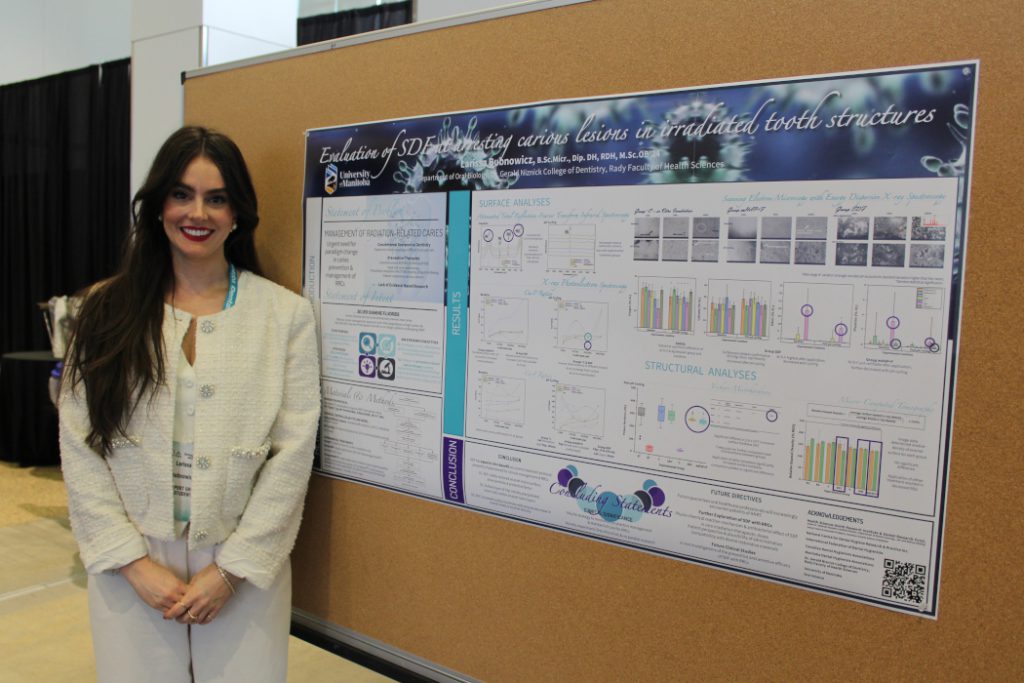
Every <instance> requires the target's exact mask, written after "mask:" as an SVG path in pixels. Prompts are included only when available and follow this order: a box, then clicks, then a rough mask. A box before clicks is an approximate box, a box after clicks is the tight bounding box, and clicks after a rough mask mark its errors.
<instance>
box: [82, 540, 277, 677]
mask: <svg viewBox="0 0 1024 683" xmlns="http://www.w3.org/2000/svg"><path fill="white" fill-rule="evenodd" d="M146 541H147V543H148V544H149V556H150V557H151V558H152V559H153V560H154V561H155V562H158V563H160V564H162V565H164V566H165V567H167V568H169V569H170V570H171V571H172V572H174V573H175V574H177V575H178V577H179V578H181V580H183V581H185V582H187V581H188V580H189V578H190V577H191V576H192V575H194V574H196V573H198V572H199V571H200V570H201V569H203V568H204V567H206V566H207V565H209V564H210V563H211V562H212V561H213V551H212V549H211V548H207V549H204V550H192V551H190V550H188V546H187V542H186V540H185V539H184V538H180V539H178V540H175V541H171V542H167V541H159V540H155V539H151V538H147V539H146ZM237 590H238V593H237V595H235V596H233V597H232V598H230V599H229V600H228V602H227V604H226V605H225V606H224V608H223V609H222V610H221V611H220V614H218V615H217V618H216V619H214V620H213V621H212V622H210V623H209V624H198V625H188V624H179V623H178V622H176V621H173V620H169V621H165V620H164V618H163V614H162V613H161V612H159V611H157V610H155V609H153V608H152V607H150V606H149V605H147V604H146V603H144V602H143V601H142V599H141V598H140V597H139V596H138V595H137V594H136V593H135V591H134V590H133V589H132V587H131V584H129V583H128V580H127V579H125V578H124V577H123V576H121V575H120V574H107V573H104V574H95V575H90V576H89V618H90V621H91V622H92V642H93V652H94V653H95V655H96V674H97V677H98V679H99V681H100V683H125V682H126V681H153V683H192V682H193V681H195V683H215V682H216V683H235V682H239V683H241V682H244V683H283V682H284V681H285V678H286V675H287V671H288V630H289V625H290V622H291V602H292V571H291V564H290V562H285V564H284V567H282V569H281V572H280V574H278V576H277V578H276V579H275V580H274V585H273V586H271V587H270V588H269V589H268V590H260V589H259V588H256V587H254V586H252V585H250V584H249V583H248V582H242V583H241V584H240V585H239V586H238V589H237Z"/></svg>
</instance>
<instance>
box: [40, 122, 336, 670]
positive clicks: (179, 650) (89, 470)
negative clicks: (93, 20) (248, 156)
mask: <svg viewBox="0 0 1024 683" xmlns="http://www.w3.org/2000/svg"><path fill="white" fill-rule="evenodd" d="M133 218H134V230H133V232H132V235H131V238H130V239H129V241H128V244H127V247H126V252H125V257H124V262H123V264H122V267H121V269H120V271H119V272H118V273H117V274H116V275H114V276H113V277H112V278H110V279H109V280H106V281H104V282H102V283H100V284H98V285H96V286H94V287H93V288H92V289H91V290H90V292H89V293H88V294H87V295H86V297H85V299H84V301H83V303H82V307H81V309H80V311H79V314H78V317H77V322H76V328H75V331H74V335H73V338H72V341H71V347H70V351H69V352H68V356H67V364H66V365H67V368H66V370H65V379H64V382H63V387H62V392H61V403H60V423H61V435H60V440H61V457H62V461H63V470H64V480H65V483H66V485H67V489H68V509H69V512H70V516H71V527H72V531H73V532H74V535H75V537H76V539H77V541H78V544H79V548H80V550H81V557H82V562H83V563H84V565H85V568H86V570H87V571H88V573H89V612H90V620H91V623H92V631H93V649H94V651H95V654H96V666H97V671H98V674H99V679H100V680H101V681H139V680H151V681H160V682H165V681H167V682H171V681H173V682H176V681H193V680H195V681H243V680H244V681H284V680H285V672H286V667H287V652H288V627H289V621H290V609H291V569H290V564H289V562H288V555H289V553H290V552H291V548H292V545H293V543H294V541H295V535H296V533H297V531H298V527H299V521H300V518H301V511H302V503H303V498H304V496H305V492H306V486H307V483H308V480H309V473H310V467H311V464H312V458H313V446H314V441H315V438H316V430H317V423H318V420H319V414H320V385H319V369H318V362H317V359H318V352H317V342H316V326H315V323H314V318H313V311H312V307H311V306H310V304H309V302H308V301H306V300H305V299H303V298H301V297H299V296H297V295H295V294H293V293H291V292H289V291H287V290H285V289H284V288H282V287H279V286H277V285H275V284H273V283H271V282H269V281H268V280H265V279H263V278H261V277H259V275H258V273H259V272H260V270H259V265H258V263H257V260H256V252H255V246H254V242H253V232H254V231H255V229H256V225H257V223H258V222H259V218H258V216H257V213H256V195H255V190H254V188H253V184H252V180H251V179H250V177H249V172H248V170H247V168H246V165H245V161H244V160H243V158H242V155H241V152H239V150H238V147H237V146H236V145H235V144H234V143H233V142H232V141H231V140H230V139H229V138H227V137H226V136H224V135H221V134H219V133H216V132H213V131H210V130H207V129H203V128H197V127H187V128H182V129H181V130H179V131H177V132H176V133H174V134H173V135H171V137H170V138H169V139H168V140H167V141H166V142H165V143H164V145H163V147H161V149H160V151H159V152H158V153H157V156H156V159H155V160H154V162H153V167H152V169H151V170H150V173H149V176H148V178H147V179H146V182H145V183H144V185H143V186H142V188H141V189H140V190H139V192H138V193H137V194H136V195H135V200H134V203H133Z"/></svg>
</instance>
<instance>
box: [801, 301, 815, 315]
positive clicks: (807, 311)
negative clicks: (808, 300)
mask: <svg viewBox="0 0 1024 683" xmlns="http://www.w3.org/2000/svg"><path fill="white" fill-rule="evenodd" d="M813 314H814V306H812V305H810V304H804V305H803V306H801V307H800V315H802V316H803V317H805V318H810V317H811V316H812V315H813Z"/></svg>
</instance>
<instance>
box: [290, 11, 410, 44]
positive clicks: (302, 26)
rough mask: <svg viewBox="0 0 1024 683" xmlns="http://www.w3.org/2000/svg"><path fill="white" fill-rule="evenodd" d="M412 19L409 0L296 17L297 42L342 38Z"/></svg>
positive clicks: (305, 42) (396, 24)
mask: <svg viewBox="0 0 1024 683" xmlns="http://www.w3.org/2000/svg"><path fill="white" fill-rule="evenodd" d="M411 21H412V0H405V2H390V3H387V4H385V5H377V6H375V7H363V8H361V9H352V10H346V11H344V12H336V13H334V14H318V15H316V16H314V17H305V18H303V19H299V31H298V44H299V45H308V44H309V43H319V42H320V41H322V40H331V39H332V38H343V37H345V36H351V35H355V34H357V33H366V32H367V31H376V30H378V29H382V28H390V27H391V26H401V25H402V24H408V23H409V22H411Z"/></svg>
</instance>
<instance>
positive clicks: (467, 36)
mask: <svg viewBox="0 0 1024 683" xmlns="http://www.w3.org/2000/svg"><path fill="white" fill-rule="evenodd" d="M1022 29H1024V13H1022V12H1021V11H1020V8H1019V6H1018V5H1017V3H1015V2H1011V1H1010V0H1006V1H993V0H983V1H982V2H979V3H971V4H963V3H959V2H952V1H950V0H932V1H929V2H925V1H921V0H908V1H906V2H901V3H890V2H879V1H876V0H865V1H862V2H857V3H853V2H842V3H829V4H828V5H822V4H821V3H816V2H806V1H804V0H781V1H779V2H775V3H771V4H763V5H762V4H761V3H753V2H740V3H714V4H707V3H696V2H679V1H678V0H647V1H646V2H640V1H635V2H634V1H628V0H597V1H595V2H590V3H583V4H579V5H572V6H568V7H562V8H557V9H552V10H546V11H542V12H534V13H528V14H522V15H518V16H514V17H507V18H503V19H495V20H489V21H484V22H478V23H475V24H470V25H463V26H456V27H451V28H446V29H439V30H435V31H431V32H426V33H421V34H415V35H408V36H401V37H397V38H392V39H388V40H383V41H378V42H373V43H367V44H363V45H357V46H353V47H348V48H344V49H338V50H333V51H327V52H321V53H316V54H311V55H304V56H295V57H291V58H289V59H285V60H280V61H275V62H270V63H265V64H259V65H253V66H249V67H244V68H239V69H236V70H233V71H228V72H220V73H213V74H209V75H204V76H200V77H195V78H191V79H189V80H188V81H187V82H186V86H185V90H186V120H187V121H188V122H195V123H202V124H205V125H210V126H214V127H217V128H220V129H222V130H224V131H225V132H227V133H229V134H230V135H232V136H233V137H234V138H235V139H236V140H237V141H238V143H239V144H240V146H241V147H242V149H243V150H244V151H245V153H246V157H247V159H248V161H249V163H250V166H251V170H252V171H253V175H254V179H255V182H256V187H257V190H258V192H259V197H260V209H261V215H262V222H261V226H260V229H259V231H258V233H257V235H258V237H259V239H258V247H259V249H260V255H261V258H262V260H263V263H264V268H265V270H266V271H267V273H268V275H269V276H270V277H271V278H273V279H275V280H277V281H279V282H281V283H282V284H284V285H286V286H288V287H291V288H293V289H298V288H299V286H300V281H301V268H300V261H301V253H302V236H301V235H302V230H301V226H302V210H301V197H302V173H303V144H304V138H303V131H305V130H306V129H309V128H316V127H325V126H335V125H344V124H349V123H357V122H363V121H373V120H380V119H391V118H404V117H411V116H417V115H423V114H436V113H442V112H447V111H458V110H472V109H482V108H488V107H494V106H500V105H509V104H519V103H524V102H534V101H542V100H547V99H560V98H571V97H589V96H597V95H607V94H617V93H625V92H635V91H645V90H657V89H670V88H682V87H688V86H699V85H709V84H716V83H729V82H737V81H749V80H758V79H775V78H786V77H791V76H799V75H805V74H820V73H830V72H837V71H855V70H861V69H875V68H884V67H893V66H903V65H912V64H925V63H932V62H944V61H956V60H966V59H975V58H977V59H980V60H981V68H980V89H979V103H978V112H977V127H976V131H977V132H976V140H975V150H974V154H975V158H974V168H973V178H972V192H971V197H970V216H969V236H968V250H967V260H966V277H965V286H964V291H963V295H964V310H963V321H962V327H961V329H962V332H961V348H960V355H959V370H958V385H957V398H956V413H955V422H954V430H953V453H952V458H951V466H950V477H949V488H948V503H947V508H946V531H945V539H944V544H943V546H944V547H943V557H942V579H941V588H940V592H939V616H938V620H936V621H931V620H926V619H919V618H914V617H910V616H906V615H902V614H897V613H894V612H890V611H887V610H883V609H879V608H876V607H869V606H866V605H861V604H858V603H855V602H850V601H847V600H843V599H839V598H834V597H829V596H825V595H819V594H816V593H813V592H810V591H805V590H799V589H795V588H791V587H786V586H781V585H776V584H773V583H770V582H767V581H763V580H758V579H753V578H748V577H744V576H739V575H734V574H730V573H728V572H723V571H717V570H712V569H708V568H704V567H700V566H696V565H690V564H687V563H685V562H680V561H675V560H670V559H665V558H661V557H656V556H652V555H647V554H644V553H640V552H636V551H631V550H625V549H621V548H616V547H613V546H610V545H607V544H603V543H599V542H594V541H589V540H584V539H579V538H575V537H571V536H568V535H566V534H561V533H557V532H553V531H548V530H543V529H539V528H534V527H531V526H527V525H523V524H517V523H514V522H510V521H505V520H501V519H498V518H494V517H490V516H487V515H482V514H476V513H471V512H466V511H463V510H458V509H455V508H452V507H448V506H445V505H441V504H437V503H432V502H429V501H423V500H419V499H416V498H413V497H409V496H403V495H399V494H394V493H390V492H386V491H381V490H377V489H374V488H370V487H366V486H361V485H356V484H351V483H346V482H339V481H335V480H331V479H327V478H324V477H320V476H314V478H313V481H312V484H311V488H310V493H309V497H308V499H307V505H306V512H305V521H304V524H303V528H302V532H301V534H300V537H299V542H298V545H297V547H296V549H295V552H294V555H293V568H294V573H295V605H296V606H297V607H299V608H301V609H303V610H305V611H307V612H310V613H312V614H315V615H317V616H319V617H320V618H322V619H324V620H326V621H329V622H331V623H334V624H337V625H339V626H342V627H345V628H348V629H351V630H354V631H357V632H359V633H363V634H365V635H367V636H370V637H372V638H375V639H378V640H380V641H383V642H385V643H388V644H390V645H392V646H394V647H396V648H399V649H402V650H405V651H407V652H409V653H412V654H414V655H416V656H418V657H421V658H423V659H426V660H429V661H432V662H436V663H438V664H441V665H443V666H445V667H447V668H449V669H453V670H455V671H458V672H461V673H464V674H466V675H468V676H472V677H474V678H478V679H482V680H486V681H543V680H562V681H566V680H568V681H577V680H578V681H585V680H586V681H589V680H649V681H674V680H763V679H773V680H829V679H840V678H842V679H849V678H854V679H858V680H865V679H890V680H994V681H995V680H998V681H1005V680H1022V679H1024V635H1022V634H1024V629H1022V627H1021V621H1022V617H1024V598H1022V596H1021V593H1020V591H1019V590H1018V585H1019V580H1018V577H1019V576H1020V574H1021V571H1020V568H1019V566H1018V564H1019V561H1020V558H1021V556H1022V553H1021V551H1022V546H1024V542H1022V541H1024V522H1022V515H1021V513H1020V512H1019V507H1020V505H1019V496H1018V495H1016V493H1015V491H1016V489H1017V486H1018V484H1019V482H1021V481H1022V480H1024V458H1021V457H1019V453H1018V448H1017V445H1018V444H1020V443H1021V442H1022V440H1024V411H1022V409H1021V405H1022V403H1024V401H1022V400H1021V398H1022V390H1021V388H1020V386H1021V385H1020V383H1021V380H1022V377H1021V371H1020V367H1021V363H1020V362H1019V359H1018V357H1017V356H1018V353H1019V352H1018V349H1019V347H1020V345H1019V343H1017V342H1016V341H1015V340H1016V339H1018V338H1019V337H1020V335H1019V331H1020V327H1021V325H1020V322H1019V321H1017V320H1015V319H1013V318H1011V317H1008V316H1007V315H1006V311H1007V308H1008V307H1007V300H1008V298H1009V297H1010V296H1011V295H1012V294H1013V293H1016V292H1019V291H1020V285H1019V284H1018V283H1019V279H1018V270H1019V265H1018V264H1019V263H1020V260H1021V256H1022V255H1024V249H1022V248H1021V239H1020V238H1019V237H1018V236H1017V232H1018V230H1019V227H1018V226H1019V223H1020V212H1019V211H1018V209H1017V207H1019V205H1020V202H1019V197H1020V192H1021V183H1020V180H1019V178H1018V176H1017V168H1016V162H1017V161H1018V160H1020V159H1024V144H1022V142H1021V136H1020V135H1019V134H1018V133H1017V132H1016V131H1017V128H1018V125H1019V124H1018V119H1019V118H1020V113H1021V103H1022V102H1024V88H1022V86H1021V79H1022V78H1024V58H1022V56H1021V52H1020V50H1019V49H1018V47H1017V40H1015V39H1016V38H1017V37H1018V36H1019V35H1021V34H1024V30H1022ZM1008 328H1009V329H1008ZM1013 329H1017V330H1018V333H1014V332H1013Z"/></svg>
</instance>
